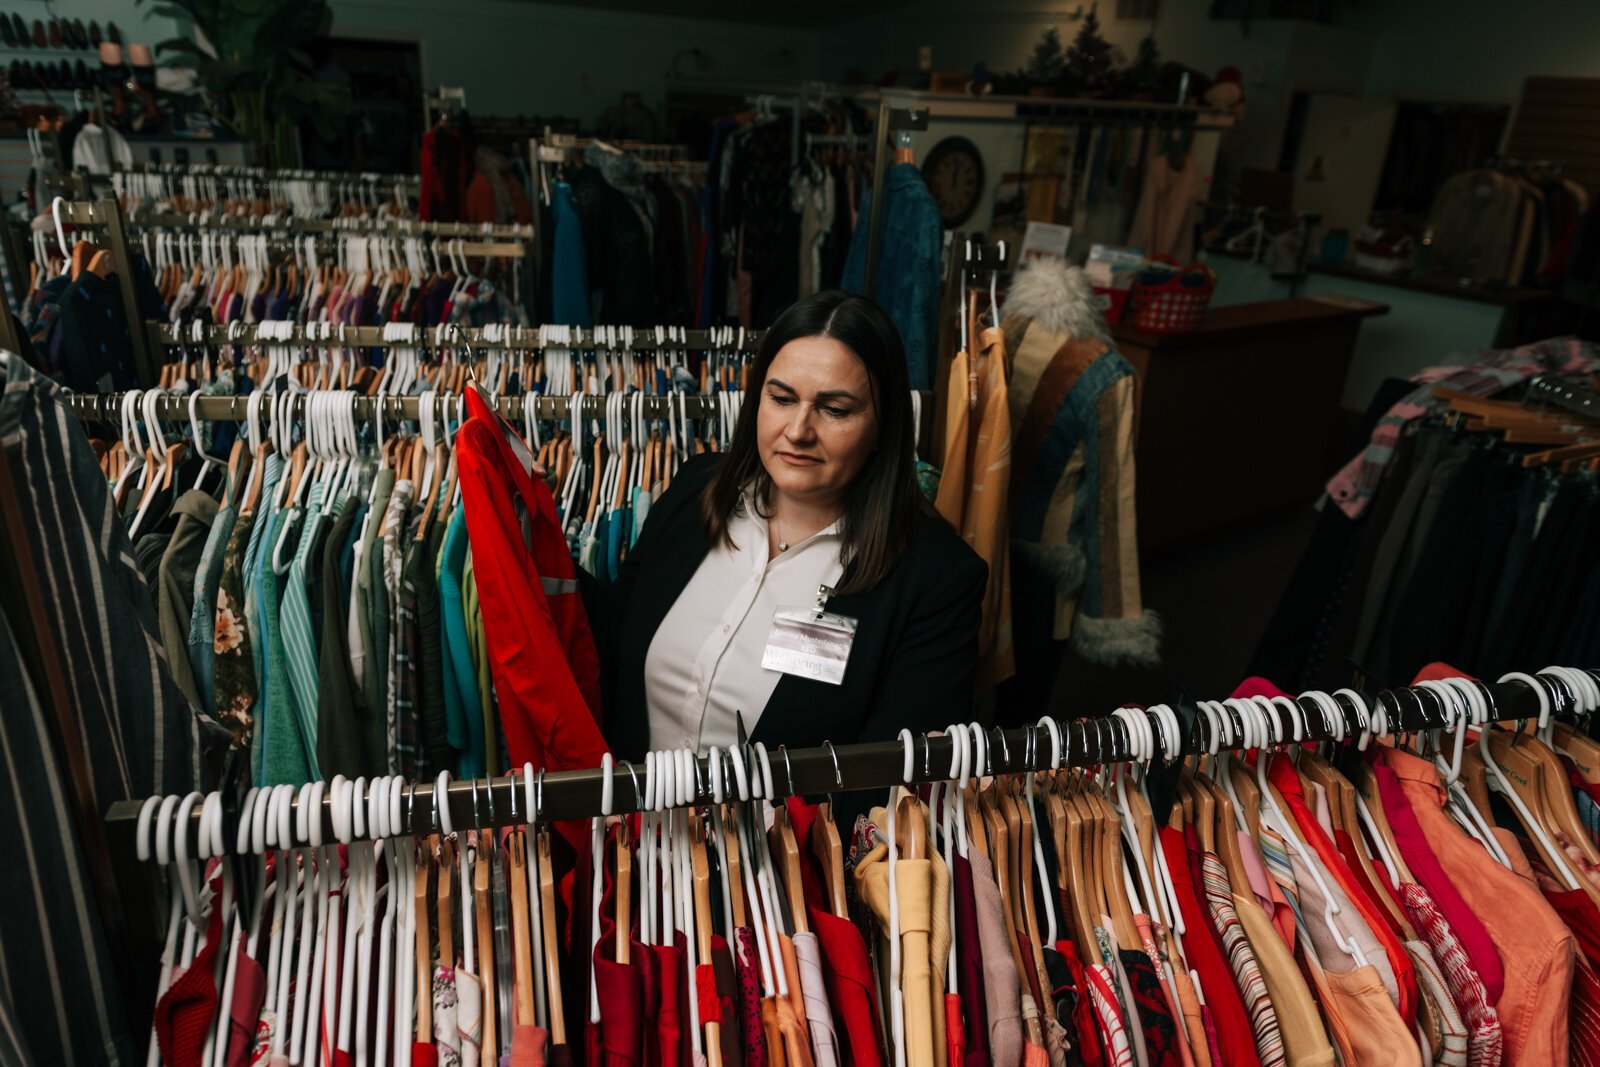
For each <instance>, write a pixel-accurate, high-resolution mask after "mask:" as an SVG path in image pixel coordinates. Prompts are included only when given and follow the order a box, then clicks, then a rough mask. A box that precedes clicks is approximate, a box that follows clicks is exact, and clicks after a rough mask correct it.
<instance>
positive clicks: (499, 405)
mask: <svg viewBox="0 0 1600 1067" xmlns="http://www.w3.org/2000/svg"><path fill="white" fill-rule="evenodd" d="M126 395H127V394H126V393H100V394H86V393H80V394H74V395H71V396H67V397H64V398H63V399H64V400H65V401H66V403H67V405H68V407H69V408H70V409H71V410H72V413H73V414H74V415H76V416H77V417H78V418H79V419H82V420H84V421H86V422H115V421H116V420H117V418H118V413H119V412H120V410H121V406H122V400H123V397H125V396H126ZM298 395H299V397H300V398H301V403H302V404H303V403H304V401H305V400H306V399H309V398H310V397H312V396H315V395H317V391H314V390H311V391H306V392H303V393H300V394H298ZM640 399H641V400H642V401H643V402H644V414H645V416H646V417H647V418H666V417H667V415H668V411H669V409H670V410H671V411H672V412H674V413H676V412H677V411H678V403H679V400H678V396H677V395H664V396H644V397H641V398H640ZM529 402H532V403H534V404H535V405H537V407H538V411H537V412H536V415H537V417H538V418H541V419H555V420H561V419H566V418H568V417H570V413H571V410H572V398H571V397H566V396H543V395H540V394H537V393H529V394H527V395H526V396H501V397H495V398H494V406H495V409H496V410H497V411H498V412H499V414H500V415H501V416H503V417H504V418H506V419H509V420H511V421H512V422H513V423H517V424H520V423H519V421H518V420H521V419H522V418H523V417H524V412H525V410H526V408H527V405H528V403H529ZM352 403H353V404H354V405H355V417H356V418H357V419H359V420H361V421H363V422H365V421H367V420H370V419H372V418H374V417H376V416H377V415H378V414H379V413H380V407H381V413H382V416H383V417H384V418H387V419H394V420H401V419H404V420H412V421H416V420H419V419H421V418H422V417H423V416H422V413H421V407H422V403H421V398H420V397H415V396H387V395H386V396H383V397H376V396H358V397H356V398H354V400H353V401H352ZM682 403H683V407H684V413H685V414H687V415H688V417H689V418H691V419H702V418H709V417H711V416H713V415H717V414H719V406H718V401H717V398H716V396H714V395H712V396H708V395H706V394H704V393H685V394H682ZM154 404H155V412H156V418H158V419H161V420H163V421H167V420H170V421H174V422H181V421H183V420H186V419H188V417H189V398H188V397H187V396H162V397H157V398H156V399H155V400H154ZM249 406H250V397H249V396H201V397H199V398H197V399H196V400H195V410H194V414H195V417H196V418H197V419H199V420H201V421H202V422H243V421H244V420H245V419H246V418H247V417H248V409H249ZM583 416H584V417H586V418H594V419H603V418H605V417H606V398H605V397H604V396H586V397H584V398H583Z"/></svg>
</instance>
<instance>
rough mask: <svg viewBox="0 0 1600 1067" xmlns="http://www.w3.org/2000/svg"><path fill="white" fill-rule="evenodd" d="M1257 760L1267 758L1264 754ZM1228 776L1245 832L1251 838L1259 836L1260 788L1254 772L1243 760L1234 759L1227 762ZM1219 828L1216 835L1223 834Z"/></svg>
mask: <svg viewBox="0 0 1600 1067" xmlns="http://www.w3.org/2000/svg"><path fill="white" fill-rule="evenodd" d="M1257 758H1258V759H1261V758H1268V757H1266V755H1265V753H1264V752H1263V754H1261V755H1258V756H1257ZM1268 766H1270V764H1269V765H1268ZM1228 775H1229V777H1230V778H1231V779H1232V781H1233V792H1234V794H1235V795H1236V796H1237V797H1238V798H1239V808H1240V809H1242V811H1241V814H1242V815H1243V816H1244V825H1245V827H1246V829H1245V832H1246V833H1248V834H1249V835H1250V836H1251V837H1252V838H1259V837H1260V836H1261V786H1260V784H1259V783H1258V782H1257V781H1256V776H1255V772H1254V771H1253V770H1251V769H1250V767H1248V766H1247V765H1246V764H1245V762H1244V760H1243V759H1241V758H1239V757H1235V758H1233V759H1231V760H1229V761H1228ZM1223 832H1225V831H1223V830H1222V829H1221V828H1220V827H1219V829H1218V833H1223Z"/></svg>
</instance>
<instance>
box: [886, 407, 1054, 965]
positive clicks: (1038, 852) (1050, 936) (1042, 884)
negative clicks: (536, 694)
mask: <svg viewBox="0 0 1600 1067" xmlns="http://www.w3.org/2000/svg"><path fill="white" fill-rule="evenodd" d="M913 395H915V394H913ZM1041 726H1043V727H1044V728H1045V729H1046V730H1048V731H1049V733H1050V770H1051V772H1052V773H1054V772H1055V771H1059V770H1060V769H1061V727H1060V726H1059V725H1057V723H1056V721H1055V720H1054V719H1052V718H1051V717H1050V716H1048V715H1046V716H1044V717H1043V718H1041V719H1040V720H1039V721H1038V722H1036V723H1034V727H1033V729H1034V735H1033V736H1037V731H1038V729H1039V727H1041ZM1035 777H1037V774H1036V772H1035V771H1034V770H1032V769H1029V771H1028V772H1027V775H1026V779H1027V788H1026V792H1027V801H1028V816H1029V818H1032V817H1033V812H1034V807H1033V780H1034V778H1035ZM1045 830H1046V827H1044V826H1040V825H1035V826H1034V833H1033V867H1034V870H1035V871H1036V872H1037V873H1038V877H1039V895H1040V896H1041V897H1042V898H1043V899H1044V915H1045V933H1046V936H1045V942H1044V943H1045V944H1046V945H1054V944H1055V943H1056V906H1055V895H1056V894H1055V887H1054V886H1052V885H1051V884H1050V874H1049V871H1048V870H1046V868H1045V863H1044V846H1043V845H1042V844H1041V843H1040V840H1039V839H1040V838H1041V837H1042V836H1043V835H1044V833H1045Z"/></svg>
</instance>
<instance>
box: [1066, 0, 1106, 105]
mask: <svg viewBox="0 0 1600 1067" xmlns="http://www.w3.org/2000/svg"><path fill="white" fill-rule="evenodd" d="M1061 80H1062V83H1063V84H1064V85H1065V86H1066V88H1067V90H1068V91H1069V92H1072V93H1074V94H1076V95H1078V96H1098V95H1100V94H1101V93H1102V92H1104V91H1105V89H1106V87H1107V85H1109V84H1110V81H1111V42H1110V41H1108V40H1106V39H1105V37H1104V36H1103V35H1102V34H1101V33H1100V15H1099V12H1098V10H1097V9H1096V8H1095V7H1091V8H1089V13H1088V14H1087V15H1085V16H1083V25H1082V26H1081V27H1080V28H1079V29H1078V36H1077V37H1075V38H1073V41H1072V45H1071V46H1070V47H1069V48H1068V49H1067V51H1066V56H1065V61H1064V63H1063V64H1062V75H1061Z"/></svg>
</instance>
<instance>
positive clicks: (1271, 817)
mask: <svg viewBox="0 0 1600 1067" xmlns="http://www.w3.org/2000/svg"><path fill="white" fill-rule="evenodd" d="M1240 703H1241V710H1244V709H1246V708H1248V709H1249V710H1250V712H1251V713H1253V714H1255V715H1257V716H1261V717H1262V727H1263V729H1265V730H1267V731H1268V733H1267V740H1268V741H1269V742H1274V743H1278V744H1281V743H1282V742H1283V738H1282V736H1281V735H1278V736H1276V737H1274V736H1273V734H1274V733H1275V730H1274V729H1273V725H1272V723H1267V722H1266V721H1265V712H1264V711H1263V710H1262V708H1261V705H1259V704H1257V703H1255V702H1253V701H1241V702H1240ZM1296 707H1297V708H1298V705H1296ZM1273 719H1274V721H1275V720H1276V716H1274V717H1273ZM1300 725H1301V724H1300V721H1299V718H1298V716H1296V717H1295V723H1294V729H1295V734H1294V744H1295V745H1296V746H1297V747H1298V746H1299V744H1300V742H1301V741H1302V740H1303V737H1302V735H1301V732H1300ZM1271 758H1272V754H1271V752H1270V751H1269V750H1268V749H1267V748H1265V747H1263V748H1262V750H1261V752H1260V753H1259V755H1258V756H1257V758H1256V785H1257V787H1258V788H1259V789H1260V790H1261V817H1262V819H1263V821H1270V825H1271V826H1272V828H1273V829H1274V830H1275V831H1277V833H1278V836H1279V837H1280V838H1281V839H1282V840H1283V843H1284V847H1285V848H1286V849H1289V850H1290V851H1291V852H1292V853H1293V854H1294V855H1297V856H1299V857H1300V859H1301V862H1302V864H1303V866H1304V867H1305V869H1306V871H1307V872H1308V873H1310V875H1311V880H1312V881H1314V882H1316V883H1317V889H1318V891H1319V892H1321V893H1322V899H1323V901H1324V905H1323V920H1324V922H1325V923H1326V924H1327V927H1328V932H1329V933H1330V934H1331V935H1332V936H1333V941H1334V944H1336V945H1338V946H1339V950H1340V951H1342V952H1343V953H1344V954H1345V955H1347V956H1349V957H1350V958H1351V959H1352V960H1354V961H1355V964H1356V966H1357V967H1365V966H1366V965H1367V957H1366V954H1365V953H1363V952H1362V951H1361V946H1360V945H1358V944H1357V943H1356V942H1355V941H1354V940H1353V939H1350V938H1346V937H1345V934H1344V931H1343V930H1342V929H1341V928H1340V924H1339V922H1338V921H1337V920H1338V917H1339V916H1340V915H1341V914H1342V913H1343V910H1344V909H1343V906H1342V905H1341V904H1340V903H1339V901H1338V899H1337V898H1336V897H1335V896H1334V894H1333V889H1332V887H1330V886H1329V885H1328V882H1327V880H1326V879H1325V878H1323V876H1322V872H1321V871H1320V870H1319V865H1318V864H1317V863H1316V862H1315V861H1313V860H1311V859H1308V858H1307V849H1306V845H1305V843H1304V842H1303V841H1302V840H1301V839H1300V835H1299V833H1298V831H1297V829H1296V828H1295V826H1294V824H1293V823H1292V822H1291V821H1290V820H1289V818H1288V816H1287V815H1285V814H1284V812H1283V810H1282V809H1281V808H1279V807H1278V800H1277V797H1276V796H1275V795H1274V793H1273V791H1272V789H1271V787H1270V785H1269V783H1268V782H1267V761H1268V760H1269V759H1271Z"/></svg>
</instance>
